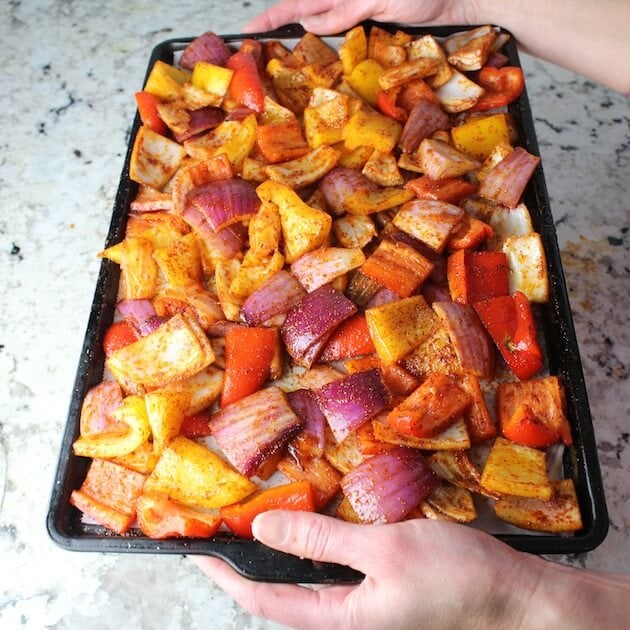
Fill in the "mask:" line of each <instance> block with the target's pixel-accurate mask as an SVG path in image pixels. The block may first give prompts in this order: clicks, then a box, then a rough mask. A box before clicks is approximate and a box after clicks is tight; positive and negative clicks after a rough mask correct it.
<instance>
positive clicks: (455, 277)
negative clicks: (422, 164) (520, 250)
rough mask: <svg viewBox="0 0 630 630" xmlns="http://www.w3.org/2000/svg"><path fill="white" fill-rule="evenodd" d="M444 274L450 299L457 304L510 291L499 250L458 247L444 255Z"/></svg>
mask: <svg viewBox="0 0 630 630" xmlns="http://www.w3.org/2000/svg"><path fill="white" fill-rule="evenodd" d="M446 276H447V278H448V288H449V290H450V292H451V299H452V300H453V301H454V302H459V303H460V304H470V303H472V302H481V301H483V300H488V299H490V298H493V297H497V296H500V295H507V294H508V293H509V291H510V284H509V279H508V264H507V257H506V255H505V254H504V253H503V252H473V251H470V250H468V249H460V250H459V251H457V252H455V253H454V254H451V255H450V256H449V257H448V261H447V267H446Z"/></svg>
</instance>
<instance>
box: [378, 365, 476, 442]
mask: <svg viewBox="0 0 630 630" xmlns="http://www.w3.org/2000/svg"><path fill="white" fill-rule="evenodd" d="M470 404H471V398H470V396H469V395H468V393H467V392H466V391H465V390H464V389H463V388H462V387H460V386H459V385H458V384H457V383H456V382H455V381H454V379H452V378H450V377H448V376H445V375H444V374H439V373H435V374H431V376H429V378H427V380H426V381H424V383H422V385H420V387H419V388H418V389H417V390H416V391H415V392H413V393H412V394H411V395H410V396H409V397H408V398H406V399H405V400H404V401H403V402H402V403H401V404H400V405H398V406H397V407H395V408H394V409H393V411H391V412H390V414H389V415H388V416H387V422H388V423H389V425H390V426H391V427H392V428H393V429H394V430H396V431H398V432H399V433H403V434H405V435H411V436H413V437H420V438H424V437H434V436H436V435H438V434H439V433H441V432H442V431H444V430H445V429H447V428H448V427H449V426H450V425H451V424H453V423H454V422H455V420H457V419H458V418H460V417H461V416H462V415H463V413H464V412H465V411H466V410H467V409H468V407H470Z"/></svg>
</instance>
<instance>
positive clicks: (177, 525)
mask: <svg viewBox="0 0 630 630" xmlns="http://www.w3.org/2000/svg"><path fill="white" fill-rule="evenodd" d="M136 508H137V517H138V525H140V529H141V531H142V533H143V534H144V535H145V536H148V537H149V538H155V539H160V540H161V539H164V538H174V537H178V536H185V537H188V538H211V537H212V536H214V535H215V534H216V532H217V530H218V529H219V527H220V526H221V522H222V521H221V517H219V516H216V515H214V514H206V513H204V512H197V511H195V510H191V509H190V508H187V507H185V506H183V505H179V504H178V503H175V501H172V500H171V499H169V498H168V496H167V495H166V494H163V493H161V492H146V493H143V494H142V495H140V497H139V498H138V502H137V504H136Z"/></svg>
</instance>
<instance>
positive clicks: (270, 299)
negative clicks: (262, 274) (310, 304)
mask: <svg viewBox="0 0 630 630" xmlns="http://www.w3.org/2000/svg"><path fill="white" fill-rule="evenodd" d="M305 295H306V291H305V290H304V287H303V286H302V285H301V284H300V283H299V282H298V280H297V278H296V277H295V276H293V275H291V274H290V273H289V272H288V271H285V270H284V269H281V270H280V271H278V273H275V274H274V275H273V276H271V277H270V278H267V280H265V281H264V282H263V283H262V284H261V285H260V286H259V287H258V289H256V290H255V291H254V292H253V293H252V294H251V295H250V296H249V297H248V298H247V299H246V300H245V303H244V304H243V306H242V308H241V317H242V318H243V320H244V321H245V322H247V324H249V325H250V326H260V324H263V323H264V322H266V321H267V320H269V319H271V318H272V317H274V316H275V315H280V314H281V313H286V312H287V311H288V310H289V309H290V308H291V307H292V306H294V305H295V304H297V303H298V302H299V301H300V300H301V299H302V298H303V297H304V296H305Z"/></svg>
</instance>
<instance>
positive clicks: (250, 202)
mask: <svg viewBox="0 0 630 630" xmlns="http://www.w3.org/2000/svg"><path fill="white" fill-rule="evenodd" d="M259 207H260V199H259V198H258V195H257V194H256V188H255V187H254V185H253V184H251V183H250V182H248V181H246V180H244V179H221V180H218V181H214V182H210V183H208V184H203V185H202V186H196V187H195V188H193V189H192V190H191V191H190V192H189V193H188V194H187V195H186V209H188V208H196V209H197V210H199V211H201V213H202V214H203V216H204V217H205V218H206V221H207V222H208V223H209V224H210V227H211V228H212V229H213V230H214V231H215V232H219V231H220V230H222V229H224V228H226V227H228V226H230V225H232V224H233V223H236V222H237V221H241V220H242V219H247V218H250V217H253V216H254V215H255V214H256V213H257V212H258V208H259Z"/></svg>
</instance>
